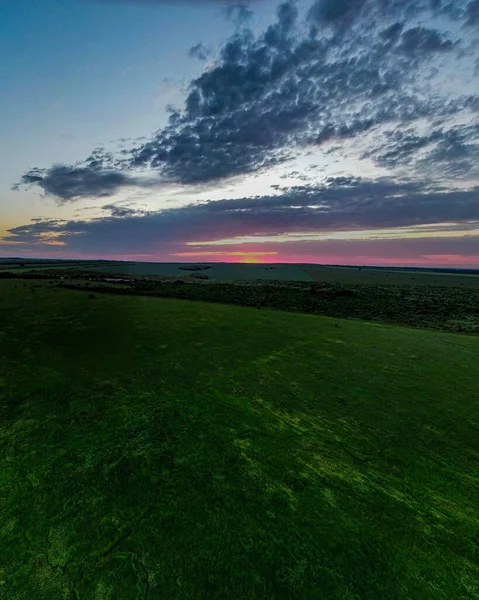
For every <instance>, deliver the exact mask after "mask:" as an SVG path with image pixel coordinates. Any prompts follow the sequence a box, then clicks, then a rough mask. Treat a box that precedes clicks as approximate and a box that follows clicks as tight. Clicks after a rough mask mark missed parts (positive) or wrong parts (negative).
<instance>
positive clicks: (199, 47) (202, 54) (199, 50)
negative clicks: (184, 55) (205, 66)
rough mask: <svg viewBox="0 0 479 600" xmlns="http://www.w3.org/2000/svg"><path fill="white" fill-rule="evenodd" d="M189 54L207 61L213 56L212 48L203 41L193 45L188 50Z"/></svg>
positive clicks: (191, 56)
mask: <svg viewBox="0 0 479 600" xmlns="http://www.w3.org/2000/svg"><path fill="white" fill-rule="evenodd" d="M188 56H189V57H190V58H197V59H198V60H202V61H207V60H208V58H209V57H210V56H211V50H209V49H208V48H207V47H206V46H205V45H204V44H203V42H198V44H195V45H194V46H191V48H190V49H189V51H188Z"/></svg>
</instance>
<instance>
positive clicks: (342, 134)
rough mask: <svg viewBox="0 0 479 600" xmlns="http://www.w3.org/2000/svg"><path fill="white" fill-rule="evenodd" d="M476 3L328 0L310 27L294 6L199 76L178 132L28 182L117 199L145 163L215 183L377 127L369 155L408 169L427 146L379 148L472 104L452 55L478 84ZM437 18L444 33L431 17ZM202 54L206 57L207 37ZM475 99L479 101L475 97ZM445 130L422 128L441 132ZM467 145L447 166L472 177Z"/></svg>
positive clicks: (170, 177) (282, 8) (175, 117)
mask: <svg viewBox="0 0 479 600" xmlns="http://www.w3.org/2000/svg"><path fill="white" fill-rule="evenodd" d="M470 5H472V6H473V5H474V3H470V4H469V5H468V6H469V8H470ZM469 8H468V9H467V11H466V10H465V8H464V2H460V1H459V0H448V1H447V2H446V1H444V2H443V1H441V0H436V1H434V2H431V1H430V0H364V1H362V0H355V1H354V2H353V1H352V0H334V1H333V0H320V1H317V2H315V3H314V4H313V6H312V8H311V11H310V12H309V16H308V24H309V25H308V27H307V28H305V27H304V25H303V23H302V21H301V20H300V19H299V14H298V6H297V4H296V3H295V2H293V1H286V2H283V3H281V4H280V5H279V7H278V10H277V15H276V20H275V22H274V23H272V24H271V25H270V26H269V27H267V28H266V29H265V31H264V32H263V33H262V34H260V35H258V36H256V37H255V36H254V35H253V33H252V32H251V31H249V30H247V29H246V30H245V29H241V30H238V31H237V32H236V33H235V34H234V35H233V36H232V37H231V38H230V39H229V40H228V41H227V42H226V43H225V44H224V45H223V47H222V48H221V50H220V52H219V55H218V57H217V60H216V61H215V63H214V65H213V66H211V67H209V68H207V69H206V70H205V71H204V72H203V73H202V74H201V75H200V76H199V77H197V78H195V79H193V80H192V81H191V82H190V84H189V88H188V93H187V96H186V98H185V107H184V109H183V110H179V109H173V110H172V112H171V115H170V118H169V122H168V124H167V125H166V127H164V128H163V129H161V130H160V131H158V132H156V133H154V134H153V135H152V136H151V138H150V139H148V140H146V141H142V142H139V143H137V144H132V145H130V146H129V147H125V148H123V150H122V151H121V153H122V160H121V161H119V162H118V161H116V162H115V161H114V160H113V161H112V160H110V161H108V160H104V161H103V164H102V166H99V165H98V164H97V163H96V161H95V160H93V161H88V160H87V161H85V163H79V164H78V165H75V166H68V165H62V166H61V169H62V170H61V171H58V169H59V167H51V168H50V169H38V168H35V169H32V170H30V171H29V172H27V173H26V174H25V175H24V176H23V178H22V182H21V183H23V184H32V185H33V184H38V185H40V187H43V189H44V190H45V191H46V192H47V193H49V194H52V195H56V196H57V197H58V198H59V199H60V200H61V201H67V200H70V199H76V198H78V197H80V196H81V195H82V194H84V195H87V196H91V195H99V196H101V195H111V194H113V193H115V192H116V191H118V190H119V189H121V188H122V187H124V186H130V185H134V184H135V183H136V181H137V179H138V181H140V178H137V177H136V175H134V173H135V172H136V170H137V169H140V170H142V169H153V170H154V171H156V173H157V174H158V177H159V178H161V179H162V181H164V182H169V183H178V184H183V185H191V184H203V183H213V182H218V181H221V180H224V179H227V178H229V177H237V176H246V175H251V174H255V173H259V172H262V171H264V170H267V169H271V168H272V167H275V166H278V165H280V164H282V163H284V162H286V161H288V160H289V159H290V158H291V157H294V156H296V155H297V154H298V153H301V152H305V151H307V150H309V149H311V148H313V149H314V150H316V151H318V150H321V149H323V148H324V150H325V152H327V151H328V149H329V147H330V146H331V144H332V143H334V144H335V145H338V143H339V144H341V143H343V142H344V141H345V140H365V139H366V136H368V135H371V134H372V133H374V134H375V135H376V136H379V137H380V138H381V139H380V141H379V142H377V143H376V148H372V149H370V150H368V151H366V152H364V153H363V157H365V158H366V157H368V156H369V157H371V156H375V157H376V159H377V161H378V163H380V164H381V165H382V166H383V167H386V168H394V167H396V166H398V165H399V164H402V165H406V164H408V163H407V162H406V161H405V159H404V160H403V162H402V163H401V156H403V157H405V156H406V154H407V153H408V152H409V154H410V155H411V156H412V153H413V146H414V144H415V143H416V144H417V142H414V141H412V140H409V141H408V140H405V141H404V143H405V144H406V145H407V144H409V146H408V147H403V148H397V149H396V150H395V149H394V148H391V149H387V150H384V151H383V152H382V153H379V152H378V148H377V146H378V145H381V144H385V143H386V142H388V141H390V138H388V133H387V132H388V130H389V129H390V128H391V127H393V126H395V125H397V124H398V123H401V124H402V126H403V127H404V128H407V127H408V126H409V125H411V124H414V123H415V122H417V121H418V120H421V119H422V120H423V121H427V122H429V123H430V124H432V123H433V122H434V121H436V120H446V119H447V118H449V117H451V116H454V115H458V114H461V113H463V112H464V111H465V110H466V106H465V102H466V99H465V94H462V95H461V92H460V91H454V90H451V86H450V85H448V81H447V76H446V75H444V73H445V72H446V70H445V68H444V61H447V60H450V64H449V69H450V70H451V71H450V72H454V73H455V74H458V76H462V77H463V79H464V81H465V83H466V84H467V83H468V81H467V72H466V70H465V69H467V68H468V65H470V63H471V57H470V56H468V55H467V53H466V54H465V53H464V52H463V54H462V58H461V57H460V55H459V51H460V49H461V44H462V40H461V38H460V37H459V33H458V32H459V31H460V28H458V27H450V26H451V24H453V22H454V20H456V19H458V18H461V19H462V20H463V22H466V19H469V20H470V14H473V13H471V11H470V10H469ZM231 10H233V9H231ZM467 15H469V16H467ZM426 17H431V22H434V23H435V26H436V27H437V29H436V28H431V27H429V28H426V27H424V26H422V25H421V24H420V23H419V22H420V21H424V20H425V19H426ZM439 18H440V19H439ZM323 25H338V27H324V26H323ZM450 31H455V32H456V33H455V34H454V35H453V34H452V33H450ZM461 31H462V30H461ZM328 32H329V33H328ZM461 35H462V34H461ZM470 51H472V50H470ZM475 51H476V52H477V48H476V50H475ZM191 52H192V53H193V55H196V56H200V57H203V56H205V55H204V53H203V46H202V45H201V44H198V45H196V46H194V47H193V48H192V49H191ZM461 60H462V62H460V61H461ZM461 69H463V70H464V74H462V75H461V73H462V71H461ZM452 70H453V71H452ZM441 78H442V79H441ZM456 87H457V86H456ZM458 89H459V90H460V86H459V88H458ZM474 101H475V102H476V103H477V102H478V99H477V96H470V103H471V105H472V104H473V102H474ZM468 110H471V109H468ZM433 127H434V126H433V125H430V126H429V132H428V133H426V134H422V135H423V136H424V135H425V136H426V137H427V136H428V135H432V133H433ZM399 142H401V140H399ZM364 143H366V142H364ZM437 143H438V144H439V142H437ZM463 144H464V146H467V145H468V141H467V140H466V139H464V140H463ZM426 145H428V144H426V142H424V144H423V146H421V145H420V144H419V146H417V151H421V148H424V147H425V146H426ZM408 148H409V149H408ZM469 150H470V151H471V152H472V149H471V148H469ZM389 151H390V152H392V155H391V156H389V157H388V156H384V155H387V154H388V152H389ZM459 151H460V148H459V146H457V147H456V152H455V153H454V152H453V151H452V150H451V151H450V152H449V158H448V154H447V152H446V151H445V149H444V148H443V152H442V154H441V155H440V156H441V157H442V158H441V159H440V161H439V162H438V164H439V163H441V164H444V165H449V166H446V168H445V169H444V174H449V175H450V176H459V175H460V174H461V173H464V172H465V168H466V163H463V165H462V167H461V166H460V163H459V160H458V153H459ZM394 152H396V153H397V154H398V157H397V158H396V159H394ZM380 154H382V155H383V156H380ZM471 156H472V155H471ZM411 160H412V158H411ZM464 160H466V161H467V160H471V158H470V157H468V158H465V159H464ZM448 161H449V162H448ZM68 178H70V182H69V181H68Z"/></svg>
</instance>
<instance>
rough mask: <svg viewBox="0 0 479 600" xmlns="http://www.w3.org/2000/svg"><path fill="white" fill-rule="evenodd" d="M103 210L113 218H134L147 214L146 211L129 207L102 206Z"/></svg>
mask: <svg viewBox="0 0 479 600" xmlns="http://www.w3.org/2000/svg"><path fill="white" fill-rule="evenodd" d="M102 210H105V211H108V212H109V213H110V215H111V216H112V217H119V218H124V217H134V216H138V215H145V214H147V213H146V212H145V211H144V210H140V209H138V208H132V207H128V206H117V205H115V204H105V206H102Z"/></svg>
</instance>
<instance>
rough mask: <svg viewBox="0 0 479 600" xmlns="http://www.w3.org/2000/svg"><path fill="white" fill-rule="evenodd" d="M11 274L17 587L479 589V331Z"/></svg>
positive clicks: (9, 474)
mask: <svg viewBox="0 0 479 600" xmlns="http://www.w3.org/2000/svg"><path fill="white" fill-rule="evenodd" d="M50 288H51V286H49V284H48V283H47V282H40V281H38V282H37V281H28V283H25V284H24V283H23V282H20V281H16V280H3V281H0V443H1V450H0V463H1V464H0V598H2V599H6V600H7V599H8V600H20V599H21V600H23V599H25V600H27V599H28V600H32V599H45V600H46V599H48V600H57V599H58V600H60V599H68V600H70V599H77V600H91V599H93V600H100V599H101V600H113V599H115V600H117V599H120V600H123V599H125V600H130V599H148V600H152V599H161V600H163V599H165V600H174V599H178V600H180V599H181V600H183V599H184V600H186V599H188V600H190V599H191V600H196V599H198V600H200V599H204V598H208V599H224V598H239V599H265V600H266V599H273V598H274V599H283V598H284V599H289V598H291V599H305V600H306V599H307V600H311V599H321V600H324V599H329V598H331V599H344V600H346V599H348V600H352V599H355V600H357V599H361V600H363V599H375V600H376V599H378V598H385V599H387V600H394V599H401V600H409V599H411V598H417V599H431V600H433V599H434V600H436V599H440V598H444V599H447V600H450V599H452V598H454V599H462V598H464V599H466V598H469V599H470V598H479V579H478V573H479V570H478V565H479V516H478V510H477V500H478V497H479V468H478V465H479V414H478V401H479V399H478V392H477V381H478V379H479V377H478V375H479V370H478V366H477V364H478V359H479V338H478V337H473V336H463V335H457V334H447V333H440V332H434V331H425V330H412V329H407V328H402V327H393V326H387V325H379V324H373V323H367V322H360V321H347V320H337V319H329V318H322V317H316V316H312V315H302V314H292V313H284V312H279V311H270V310H261V311H258V310H256V309H253V308H242V307H236V306H225V305H221V304H206V303H199V302H189V301H180V300H172V299H157V298H148V297H134V296H131V297H130V296H116V295H106V294H105V295H101V294H98V293H96V294H95V296H96V298H95V299H91V300H90V299H89V298H88V296H89V294H88V293H87V292H83V291H73V290H66V289H60V288H52V289H50Z"/></svg>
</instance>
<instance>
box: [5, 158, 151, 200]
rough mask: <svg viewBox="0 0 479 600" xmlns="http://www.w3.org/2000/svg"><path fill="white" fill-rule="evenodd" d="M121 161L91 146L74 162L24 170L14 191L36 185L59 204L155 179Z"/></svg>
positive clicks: (101, 194) (143, 185) (111, 194)
mask: <svg viewBox="0 0 479 600" xmlns="http://www.w3.org/2000/svg"><path fill="white" fill-rule="evenodd" d="M120 165H121V163H119V162H118V161H115V160H114V159H113V157H112V155H111V154H109V153H107V152H105V151H103V150H102V149H100V148H97V149H95V150H94V151H93V152H92V153H91V154H90V156H89V157H88V158H87V159H86V160H85V161H84V162H83V163H78V164H76V165H73V166H72V165H53V166H52V167H50V168H49V169H39V168H37V167H36V168H33V169H30V170H29V171H27V172H26V173H25V174H24V175H23V176H22V178H21V180H20V182H18V183H16V184H15V185H14V186H13V189H14V190H19V189H21V188H24V187H27V188H28V187H30V186H32V185H36V186H38V187H40V188H41V189H42V190H43V191H44V193H45V195H47V196H52V197H54V198H55V199H57V200H58V201H59V202H60V203H62V202H71V201H74V200H78V199H80V198H92V197H97V198H98V197H100V198H102V197H108V196H113V195H114V194H115V193H116V192H118V191H119V190H121V189H123V188H125V187H136V188H137V187H152V186H154V185H159V182H157V181H154V180H152V179H145V178H144V177H140V176H137V175H131V174H127V173H125V172H123V171H121V169H120Z"/></svg>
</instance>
